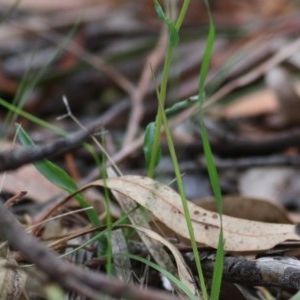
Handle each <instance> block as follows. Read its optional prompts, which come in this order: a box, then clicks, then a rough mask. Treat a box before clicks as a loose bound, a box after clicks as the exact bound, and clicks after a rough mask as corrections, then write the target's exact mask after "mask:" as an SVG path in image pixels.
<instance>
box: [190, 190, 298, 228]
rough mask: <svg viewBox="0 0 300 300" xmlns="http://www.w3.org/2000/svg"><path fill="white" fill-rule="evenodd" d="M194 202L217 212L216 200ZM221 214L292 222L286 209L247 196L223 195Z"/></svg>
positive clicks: (250, 218) (276, 221)
mask: <svg viewBox="0 0 300 300" xmlns="http://www.w3.org/2000/svg"><path fill="white" fill-rule="evenodd" d="M193 203H194V204H196V205H199V206H201V207H202V208H205V209H208V210H210V211H215V212H217V207H216V202H215V200H214V199H213V198H211V199H203V200H202V199H199V200H196V201H193ZM223 214H224V215H227V216H231V217H235V218H241V219H247V220H252V221H260V222H266V223H281V224H282V223H283V224H292V223H293V221H292V219H291V218H289V216H288V214H287V213H286V211H285V210H284V209H283V208H282V207H281V206H279V205H277V204H276V203H274V202H272V201H270V200H267V199H260V198H254V197H247V196H225V197H223Z"/></svg>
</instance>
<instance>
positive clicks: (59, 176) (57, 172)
mask: <svg viewBox="0 0 300 300" xmlns="http://www.w3.org/2000/svg"><path fill="white" fill-rule="evenodd" d="M17 131H18V137H19V139H20V142H21V143H22V145H24V146H30V147H33V146H34V143H33V141H32V140H31V138H30V137H29V135H28V134H27V133H26V132H25V130H24V129H23V128H22V127H21V126H20V125H18V128H17ZM34 166H35V167H36V168H37V170H38V171H39V172H40V173H41V174H42V175H43V176H44V177H45V178H47V179H48V180H49V181H50V182H52V183H53V184H54V185H56V186H58V187H59V188H61V189H63V190H65V191H67V192H68V193H72V192H75V191H76V190H77V189H78V187H77V185H76V183H75V182H74V181H73V179H72V178H71V177H70V176H69V175H68V174H67V173H66V172H65V171H64V170H63V169H61V168H59V167H58V166H56V165H55V164H53V163H51V162H50V161H49V160H47V159H43V160H41V161H38V162H36V163H34ZM75 199H76V200H77V201H78V203H79V204H80V206H81V207H83V208H85V207H90V206H91V205H90V204H89V203H88V202H87V201H86V200H85V199H84V198H83V196H82V195H81V194H77V195H76V196H75ZM86 213H87V216H88V217H89V219H90V221H91V223H92V224H93V226H95V227H98V226H100V225H101V223H100V219H99V217H98V215H97V213H96V211H95V210H94V209H93V210H88V211H87V212H86Z"/></svg>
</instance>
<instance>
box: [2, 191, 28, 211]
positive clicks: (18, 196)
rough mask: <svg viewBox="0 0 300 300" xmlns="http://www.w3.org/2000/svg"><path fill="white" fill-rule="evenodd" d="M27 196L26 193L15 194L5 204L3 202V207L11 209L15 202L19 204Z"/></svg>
mask: <svg viewBox="0 0 300 300" xmlns="http://www.w3.org/2000/svg"><path fill="white" fill-rule="evenodd" d="M26 194H27V192H26V191H21V192H18V193H17V194H15V195H14V196H12V197H11V198H9V199H8V200H7V201H6V202H5V204H4V205H5V207H7V208H8V207H11V206H13V205H15V204H16V203H17V202H19V201H20V200H21V199H22V198H23V197H24V196H25V195H26Z"/></svg>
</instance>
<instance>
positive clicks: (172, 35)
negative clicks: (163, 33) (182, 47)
mask: <svg viewBox="0 0 300 300" xmlns="http://www.w3.org/2000/svg"><path fill="white" fill-rule="evenodd" d="M154 7H155V11H156V13H157V16H158V17H159V18H160V19H161V20H163V22H164V23H165V24H166V25H167V26H168V29H169V41H170V44H171V47H175V46H176V45H177V44H178V42H179V35H178V31H177V28H176V24H175V23H174V22H173V21H172V20H170V19H169V18H167V16H166V15H165V13H164V11H163V9H162V7H161V5H160V4H159V2H158V1H157V0H155V1H154Z"/></svg>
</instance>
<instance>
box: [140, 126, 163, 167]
mask: <svg viewBox="0 0 300 300" xmlns="http://www.w3.org/2000/svg"><path fill="white" fill-rule="evenodd" d="M155 128H156V125H155V122H151V123H149V124H148V126H147V127H146V130H145V137H144V144H143V150H144V155H145V159H146V166H147V168H149V166H150V162H151V157H152V155H153V150H152V149H153V143H154V139H155ZM160 158H161V148H159V149H158V152H157V155H156V157H155V164H154V167H156V166H157V165H158V163H159V161H160Z"/></svg>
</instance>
